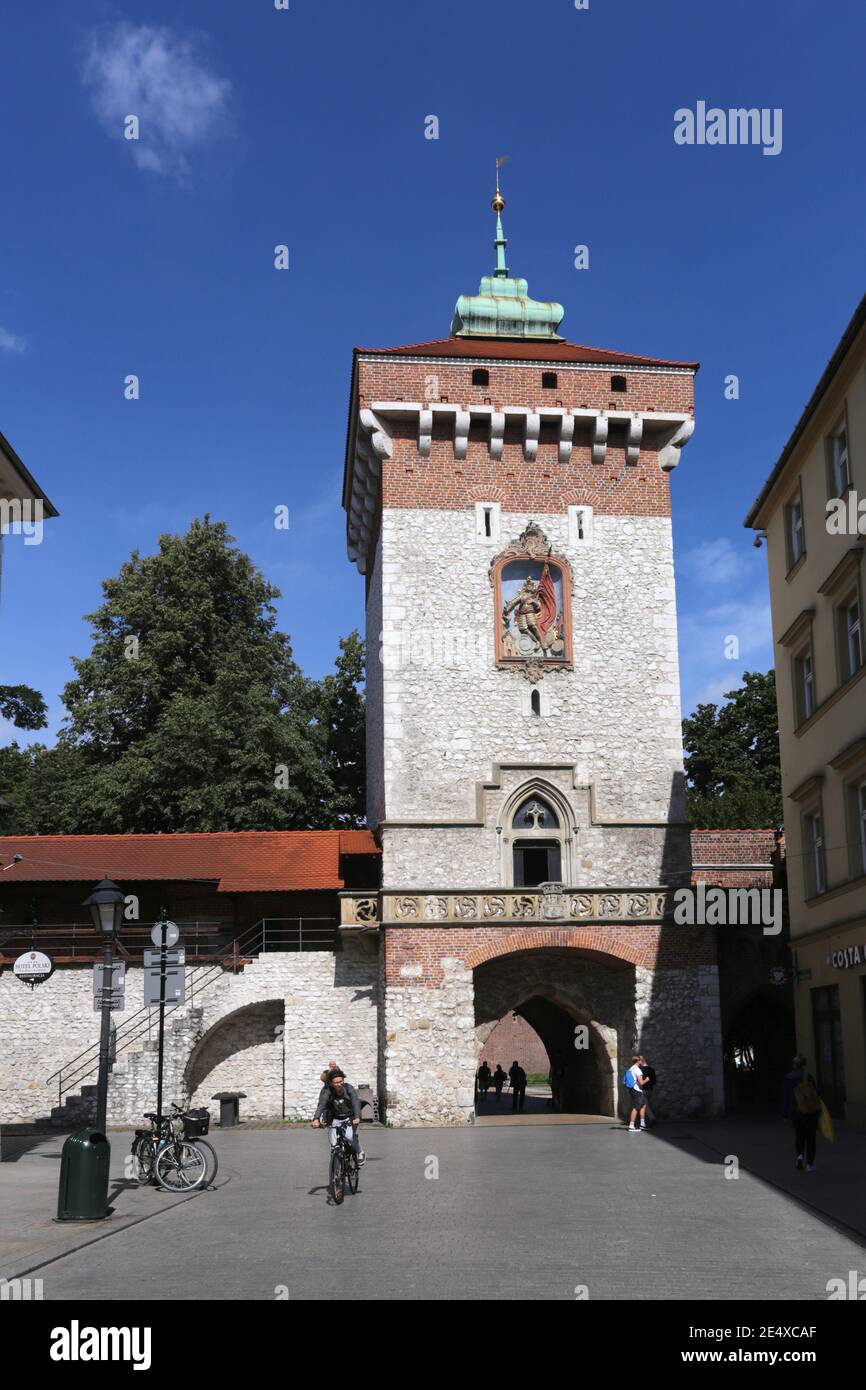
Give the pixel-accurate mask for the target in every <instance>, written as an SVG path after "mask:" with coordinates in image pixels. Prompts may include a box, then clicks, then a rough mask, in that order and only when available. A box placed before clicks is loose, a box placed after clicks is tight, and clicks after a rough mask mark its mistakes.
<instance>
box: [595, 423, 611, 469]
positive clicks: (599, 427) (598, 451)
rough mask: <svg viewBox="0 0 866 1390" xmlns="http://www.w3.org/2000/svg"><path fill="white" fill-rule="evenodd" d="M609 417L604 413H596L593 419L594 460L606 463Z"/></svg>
mask: <svg viewBox="0 0 866 1390" xmlns="http://www.w3.org/2000/svg"><path fill="white" fill-rule="evenodd" d="M607 430H608V419H607V416H606V415H604V414H599V415H596V416H595V418H594V421H593V433H592V461H593V463H604V461H605V458H606V457H607Z"/></svg>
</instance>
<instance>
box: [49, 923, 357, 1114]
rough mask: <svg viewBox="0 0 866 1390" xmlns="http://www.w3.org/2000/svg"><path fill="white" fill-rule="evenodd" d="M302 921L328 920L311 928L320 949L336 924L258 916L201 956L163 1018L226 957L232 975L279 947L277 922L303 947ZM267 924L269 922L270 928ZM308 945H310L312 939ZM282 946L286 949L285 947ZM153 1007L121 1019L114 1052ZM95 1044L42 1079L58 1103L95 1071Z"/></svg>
mask: <svg viewBox="0 0 866 1390" xmlns="http://www.w3.org/2000/svg"><path fill="white" fill-rule="evenodd" d="M304 922H328V923H330V926H329V927H327V928H322V927H318V928H315V929H314V935H315V937H316V938H317V939H316V941H315V945H316V946H318V947H319V948H320V949H321V947H322V946H323V945H324V944H325V938H326V937H327V938H329V940H330V942H333V940H334V938H335V936H336V931H337V927H336V924H335V922H334V919H333V918H331V917H262V918H260V919H259V921H258V922H256V923H255V925H254V926H252V927H250V928H249V929H248V930H247V931H246V932H244V933H242V934H241V935H240V936H236V937H234V938H233V939H231V940H230V941H227V942H225V943H224V944H223V945H222V946H221V947H220V948H219V949H218V950H217V951H215V952H213V953H212V954H211V955H210V956H205V957H203V958H200V959H199V960H198V962H197V965H198V967H199V969H201V970H203V972H204V973H203V974H199V975H196V976H193V978H192V980H191V981H190V988H189V997H188V999H187V1000H186V1001H185V1002H184V1003H183V1004H169V1005H167V1006H166V1017H167V1016H168V1015H169V1014H172V1013H174V1012H175V1010H176V1009H182V1008H187V1007H188V1006H189V1005H190V1004H191V1003H192V1000H193V999H194V998H195V997H197V996H198V995H200V994H201V992H202V990H204V989H205V988H206V987H207V986H208V985H210V984H212V983H213V982H214V980H215V979H217V978H219V977H220V976H221V975H222V974H224V973H225V968H226V961H227V959H229V957H230V958H231V967H230V968H231V971H232V973H233V974H237V973H238V972H239V970H240V969H241V968H242V965H243V964H244V961H243V957H244V956H253V955H259V954H261V953H262V952H263V951H267V950H268V947H269V944H270V949H271V950H279V949H280V946H279V941H280V934H281V931H282V932H285V931H286V930H292V928H286V927H284V926H282V927H281V926H279V925H278V924H283V923H295V924H296V926H295V927H294V930H296V931H297V932H298V936H299V945H298V948H297V949H299V950H303V930H304V928H303V924H304ZM269 924H272V925H271V926H270V930H269ZM311 945H313V943H312V942H311ZM283 949H286V948H285V946H284V947H283ZM314 949H315V946H314ZM153 1007H154V1006H153V1005H149V1004H144V1005H142V1007H141V1008H140V1009H138V1010H137V1011H136V1013H134V1014H131V1015H130V1017H129V1018H127V1019H124V1021H123V1024H122V1025H121V1027H120V1028H118V1029H117V1030H116V1032H115V1035H114V1045H115V1048H116V1049H117V1050H118V1051H126V1050H127V1049H128V1048H129V1047H131V1045H132V1044H133V1043H135V1042H138V1041H139V1039H140V1038H141V1037H142V1036H143V1035H144V1033H146V1032H147V1031H149V1029H150V1015H151V1013H152V1010H153ZM145 1015H146V1017H145ZM121 1039H123V1043H122V1047H120V1046H118V1045H119V1044H120V1042H121ZM99 1047H100V1044H99V1043H98V1042H95V1043H91V1044H90V1045H89V1046H88V1047H85V1048H83V1049H82V1051H81V1052H79V1053H78V1054H77V1056H75V1057H72V1058H71V1059H70V1060H69V1061H68V1062H64V1064H63V1066H62V1067H60V1068H59V1070H58V1071H55V1072H52V1073H51V1075H50V1076H49V1077H47V1078H46V1082H45V1084H46V1086H47V1085H49V1084H50V1083H51V1082H52V1081H55V1080H56V1081H57V1083H58V1104H62V1102H63V1097H64V1095H65V1094H66V1092H67V1091H70V1090H71V1089H72V1087H73V1086H74V1085H76V1084H77V1083H80V1082H82V1081H84V1079H85V1078H86V1077H87V1076H90V1075H92V1073H93V1072H94V1071H95V1070H96V1068H97V1067H98V1065H99Z"/></svg>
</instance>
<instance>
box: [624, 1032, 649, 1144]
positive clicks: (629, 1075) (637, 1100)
mask: <svg viewBox="0 0 866 1390" xmlns="http://www.w3.org/2000/svg"><path fill="white" fill-rule="evenodd" d="M640 1063H641V1059H640V1054H639V1053H637V1052H636V1053H635V1055H634V1056H633V1057H632V1059H631V1066H630V1067H629V1069H628V1071H627V1072H626V1073H625V1076H624V1077H623V1079H622V1084H623V1085H624V1086H625V1088H626V1090H627V1091H628V1093H629V1099H630V1101H631V1114H630V1115H629V1120H628V1132H629V1134H638V1133H639V1132H640V1130H641V1129H646V1099H645V1097H644V1093H643V1073H642V1072H641V1069H640ZM638 1117H640V1125H639V1126H638V1123H637V1121H638Z"/></svg>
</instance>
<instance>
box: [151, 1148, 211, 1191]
mask: <svg viewBox="0 0 866 1390" xmlns="http://www.w3.org/2000/svg"><path fill="white" fill-rule="evenodd" d="M206 1177H207V1162H206V1160H205V1156H204V1154H203V1153H202V1152H201V1150H200V1149H197V1148H196V1146H195V1144H184V1143H182V1142H178V1143H176V1144H166V1146H165V1148H164V1149H163V1150H162V1152H161V1153H160V1155H159V1156H158V1158H157V1160H156V1180H157V1182H158V1183H159V1185H160V1187H163V1188H165V1190H166V1192H193V1191H195V1189H196V1188H197V1187H201V1185H202V1183H203V1182H204V1180H205V1178H206Z"/></svg>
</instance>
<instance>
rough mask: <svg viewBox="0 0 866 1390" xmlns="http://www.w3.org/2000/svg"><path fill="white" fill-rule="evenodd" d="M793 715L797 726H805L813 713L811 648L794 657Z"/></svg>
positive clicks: (813, 692)
mask: <svg viewBox="0 0 866 1390" xmlns="http://www.w3.org/2000/svg"><path fill="white" fill-rule="evenodd" d="M794 713H795V717H796V721H797V726H798V727H799V725H800V724H805V722H806V720H807V719H811V717H812V715H813V714H814V713H815V674H814V671H813V669H812V648H811V647H806V648H804V650H803V651H802V652H800V653H799V655H798V656H795V657H794Z"/></svg>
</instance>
